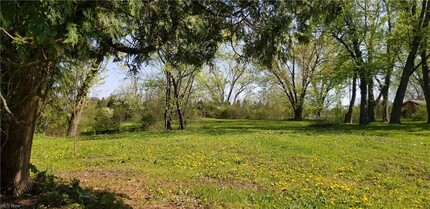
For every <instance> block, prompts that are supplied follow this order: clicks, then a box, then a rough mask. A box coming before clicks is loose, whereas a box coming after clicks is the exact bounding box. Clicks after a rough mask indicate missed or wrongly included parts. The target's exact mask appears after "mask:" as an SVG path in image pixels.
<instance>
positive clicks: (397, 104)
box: [390, 42, 419, 124]
mask: <svg viewBox="0 0 430 209" xmlns="http://www.w3.org/2000/svg"><path fill="white" fill-rule="evenodd" d="M418 46H419V42H415V43H414V44H413V45H412V48H411V51H410V52H409V55H408V58H407V59H406V64H405V67H404V68H403V72H402V76H401V78H400V84H399V87H398V88H397V91H396V97H395V98H394V102H393V108H392V110H391V116H390V123H391V124H399V123H400V117H401V110H402V104H403V99H404V98H405V94H406V89H407V87H408V82H409V77H410V76H411V75H412V73H413V71H414V67H415V57H416V54H417V51H418Z"/></svg>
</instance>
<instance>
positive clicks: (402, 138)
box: [31, 119, 430, 208]
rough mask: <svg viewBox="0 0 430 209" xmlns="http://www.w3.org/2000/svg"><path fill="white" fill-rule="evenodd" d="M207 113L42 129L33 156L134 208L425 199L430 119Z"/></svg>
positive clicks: (422, 204) (395, 204)
mask: <svg viewBox="0 0 430 209" xmlns="http://www.w3.org/2000/svg"><path fill="white" fill-rule="evenodd" d="M312 124H313V123H312V122H306V121H304V122H295V121H265V120H216V119H202V120H198V121H194V122H192V123H190V124H188V129H187V130H184V131H170V132H167V131H146V132H139V133H122V134H116V135H97V136H85V137H80V138H78V142H77V156H76V157H74V156H73V138H52V137H45V136H42V135H36V137H35V139H34V145H33V152H32V160H31V161H32V164H34V165H35V166H37V168H38V169H39V170H47V171H48V172H49V173H52V174H55V175H56V176H59V177H62V178H65V179H72V178H77V179H79V180H80V181H81V185H82V186H83V187H90V188H92V189H94V190H102V191H110V192H113V193H116V194H118V197H119V198H121V199H122V200H123V201H124V202H125V203H126V204H128V205H130V206H132V207H134V208H145V207H147V208H195V207H203V208H315V207H318V208H324V207H328V208H429V207H430V126H429V125H427V124H423V123H405V124H402V125H387V124H382V123H376V124H372V125H369V126H366V127H361V126H358V125H328V126H315V125H312Z"/></svg>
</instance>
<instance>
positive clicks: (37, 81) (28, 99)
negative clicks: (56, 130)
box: [0, 65, 46, 196]
mask: <svg viewBox="0 0 430 209" xmlns="http://www.w3.org/2000/svg"><path fill="white" fill-rule="evenodd" d="M2 67H3V66H2ZM26 68H27V69H17V70H16V72H20V73H17V74H15V75H14V76H16V77H19V79H16V78H15V79H10V81H9V82H10V83H9V84H11V85H10V86H16V89H14V90H12V92H11V94H10V95H9V96H8V97H7V98H6V100H8V105H9V108H10V110H11V112H12V113H13V116H11V115H6V114H4V115H2V121H1V130H2V131H1V169H0V170H1V192H2V193H4V194H6V195H15V196H16V195H19V194H21V193H23V192H25V191H26V190H27V189H29V188H30V185H31V184H30V174H29V164H30V155H31V146H32V142H33V134H34V128H35V123H36V119H37V112H38V106H39V96H38V95H39V94H40V91H41V89H42V86H43V84H44V83H41V81H43V80H45V79H44V78H45V77H44V75H45V74H44V73H43V71H45V70H41V69H39V68H37V67H36V66H34V65H33V66H27V67H26ZM8 72H14V71H13V70H8ZM45 72H46V71H45ZM6 88H7V87H6ZM6 88H4V89H6ZM2 91H3V88H2ZM2 106H3V105H2ZM13 117H14V118H15V119H16V120H15V119H13Z"/></svg>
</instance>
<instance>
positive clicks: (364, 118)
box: [359, 69, 369, 125]
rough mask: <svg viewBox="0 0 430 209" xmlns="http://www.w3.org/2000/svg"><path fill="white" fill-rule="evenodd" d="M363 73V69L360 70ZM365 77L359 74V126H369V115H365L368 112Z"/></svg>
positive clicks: (363, 74)
mask: <svg viewBox="0 0 430 209" xmlns="http://www.w3.org/2000/svg"><path fill="white" fill-rule="evenodd" d="M360 70H361V71H363V69H360ZM366 81H367V76H366V74H365V73H364V72H360V85H359V86H360V94H361V99H360V118H359V124H360V125H367V124H369V115H368V113H367V111H368V106H367V105H368V104H367V82H366Z"/></svg>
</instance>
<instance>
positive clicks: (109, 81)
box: [89, 60, 127, 98]
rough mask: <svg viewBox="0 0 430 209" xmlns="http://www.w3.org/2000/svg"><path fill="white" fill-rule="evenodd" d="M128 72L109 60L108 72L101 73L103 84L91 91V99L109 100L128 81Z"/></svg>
mask: <svg viewBox="0 0 430 209" xmlns="http://www.w3.org/2000/svg"><path fill="white" fill-rule="evenodd" d="M126 76H127V75H126V72H125V71H124V70H122V69H121V68H120V67H119V66H118V65H117V64H115V63H113V62H112V60H109V61H108V63H107V65H106V70H105V71H103V72H102V73H101V77H102V78H103V79H102V82H101V84H97V85H96V86H94V87H93V88H91V90H90V93H89V95H90V97H98V98H103V97H104V98H107V97H108V96H109V95H110V94H111V93H113V92H114V91H115V90H116V89H118V88H119V86H120V85H121V84H122V83H124V82H125V81H126Z"/></svg>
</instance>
